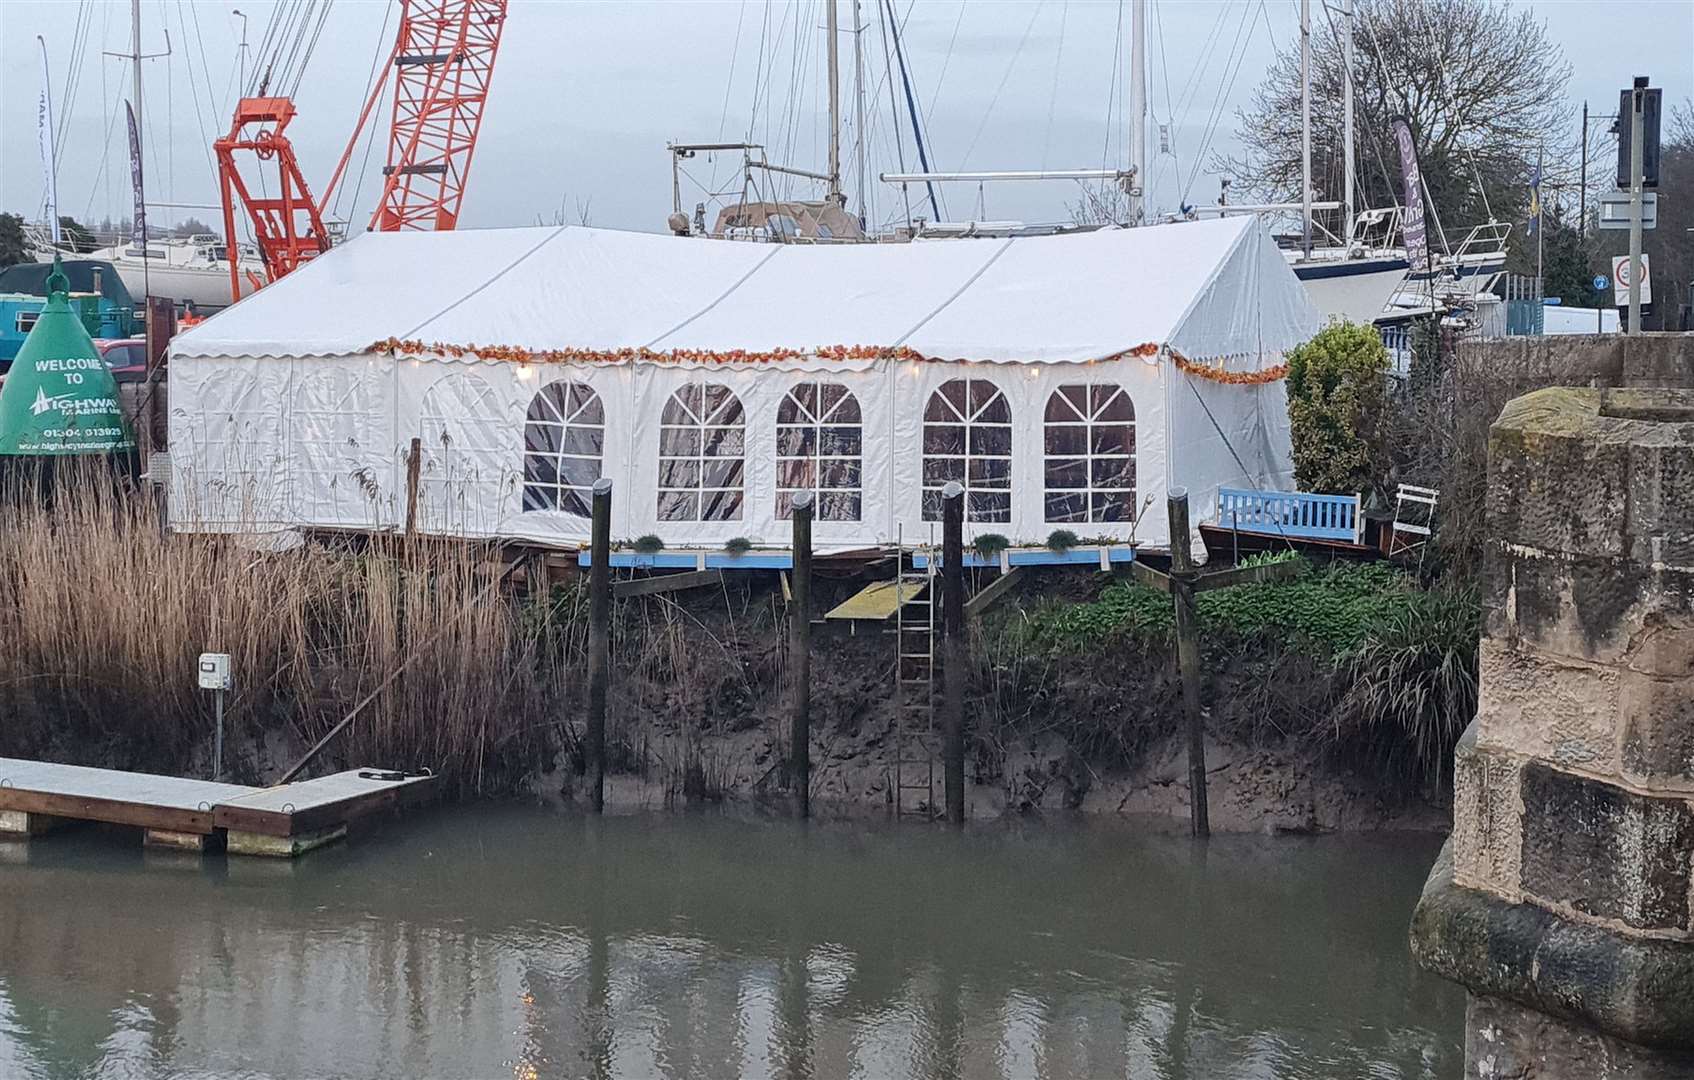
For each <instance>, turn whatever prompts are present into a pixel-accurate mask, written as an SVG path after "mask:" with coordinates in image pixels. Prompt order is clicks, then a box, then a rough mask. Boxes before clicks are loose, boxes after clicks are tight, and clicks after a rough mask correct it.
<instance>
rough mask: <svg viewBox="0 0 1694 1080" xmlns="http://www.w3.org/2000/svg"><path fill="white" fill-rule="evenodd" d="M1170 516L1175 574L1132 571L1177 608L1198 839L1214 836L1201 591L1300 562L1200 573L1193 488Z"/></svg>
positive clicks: (1173, 503)
mask: <svg viewBox="0 0 1694 1080" xmlns="http://www.w3.org/2000/svg"><path fill="white" fill-rule="evenodd" d="M1166 504H1167V508H1168V510H1169V514H1170V546H1171V572H1170V573H1169V574H1161V573H1159V571H1157V570H1154V569H1153V568H1152V567H1150V566H1148V565H1146V564H1145V563H1141V562H1133V563H1130V571H1131V572H1132V573H1134V575H1135V577H1136V578H1137V580H1139V581H1140V582H1141V583H1142V584H1143V585H1149V586H1152V587H1153V588H1155V589H1159V590H1161V591H1163V592H1167V593H1169V594H1170V596H1171V603H1172V605H1173V606H1174V607H1175V609H1176V663H1177V670H1178V673H1179V674H1180V676H1181V679H1182V711H1183V716H1184V719H1185V720H1186V726H1187V730H1188V821H1189V825H1190V827H1191V828H1192V829H1193V832H1194V835H1195V836H1200V837H1205V836H1210V835H1211V834H1212V824H1211V820H1210V815H1209V814H1208V813H1207V796H1206V721H1205V716H1204V714H1203V713H1202V712H1201V710H1200V627H1199V619H1198V615H1197V613H1196V611H1195V607H1194V596H1195V594H1196V593H1202V592H1205V591H1206V590H1207V589H1221V588H1224V587H1226V586H1229V585H1243V584H1246V583H1247V582H1252V581H1275V580H1277V579H1279V578H1286V577H1292V576H1293V575H1294V574H1297V573H1299V570H1300V565H1299V563H1298V562H1282V563H1267V564H1265V565H1263V566H1248V567H1235V568H1233V569H1230V570H1220V571H1217V572H1215V573H1211V574H1201V573H1200V572H1199V571H1198V570H1197V569H1196V568H1195V565H1194V552H1193V538H1192V536H1191V535H1190V533H1189V531H1188V489H1187V488H1181V487H1173V488H1171V489H1170V494H1169V495H1168V496H1167V497H1166Z"/></svg>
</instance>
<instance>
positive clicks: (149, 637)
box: [0, 492, 1475, 831]
mask: <svg viewBox="0 0 1694 1080" xmlns="http://www.w3.org/2000/svg"><path fill="white" fill-rule="evenodd" d="M151 515H152V509H151V505H150V504H148V503H145V502H141V501H136V500H124V499H121V498H120V499H119V500H118V501H117V502H115V503H114V502H113V500H112V498H111V496H110V494H109V492H102V493H101V494H100V495H99V497H98V498H93V497H89V498H81V499H78V498H61V499H60V500H59V501H58V502H57V503H56V505H54V506H53V507H52V508H51V509H47V510H43V509H35V508H29V507H22V508H20V507H18V506H17V505H15V504H14V505H10V506H8V507H6V508H4V509H3V510H0V541H3V542H0V640H4V641H6V643H7V647H6V648H5V649H4V650H0V711H3V714H4V716H5V717H6V722H5V723H4V724H0V756H14V757H26V758H39V759H44V760H53V761H65V762H72V763H77V764H89V765H100V766H107V767H117V768H126V769H135V770H140V771H152V772H162V773H174V774H179V775H205V774H207V773H208V772H209V769H210V751H211V746H212V742H213V727H214V724H213V709H212V699H211V697H210V695H208V694H206V693H204V692H202V691H200V690H198V689H196V688H195V685H194V678H193V673H194V664H195V658H196V657H197V656H198V654H199V653H201V652H203V651H212V652H228V653H230V654H232V657H233V668H234V673H235V680H236V689H235V691H234V692H233V693H232V694H231V695H230V697H229V699H228V702H227V710H226V715H225V723H226V731H227V759H226V765H227V772H228V774H229V775H230V778H231V779H234V780H237V781H240V782H247V783H266V782H269V781H273V780H275V779H276V778H277V777H278V776H279V775H280V774H281V773H282V772H283V771H284V770H285V769H286V768H287V767H288V765H289V764H291V763H292V762H293V761H295V760H296V759H297V758H298V756H299V754H300V753H302V752H303V751H304V749H305V748H306V747H308V746H310V745H312V743H314V742H315V741H316V740H317V739H318V738H320V737H321V736H322V735H323V734H325V733H326V732H327V731H329V730H330V729H331V728H332V727H334V726H335V725H336V724H337V723H338V722H339V721H340V720H341V719H342V718H343V717H344V716H345V715H346V714H347V712H348V711H349V710H350V709H351V708H353V707H354V705H355V704H356V703H357V702H359V701H361V700H363V699H364V698H366V697H367V696H369V695H372V694H373V693H375V696H374V698H373V699H372V701H371V704H370V705H369V707H368V708H366V709H365V710H364V711H363V712H362V713H361V714H360V715H359V716H358V718H357V719H356V720H355V721H354V723H353V724H352V725H351V726H349V727H348V728H347V730H346V732H345V733H344V734H343V735H342V736H340V737H339V738H338V739H337V740H336V741H335V742H334V743H333V744H332V746H331V747H330V749H329V750H328V751H327V752H326V754H325V755H324V756H323V757H322V758H321V759H320V760H319V761H318V762H317V763H316V764H315V766H314V768H315V769H316V770H321V771H329V770H333V769H338V768H344V767H353V766H361V765H367V764H380V765H385V766H390V767H405V768H414V769H415V768H429V769H432V770H434V771H436V772H437V773H439V774H440V775H441V776H442V785H441V786H442V788H443V789H444V791H445V793H446V794H447V795H448V796H449V797H454V798H498V797H504V796H509V795H514V794H528V795H539V796H541V797H543V798H546V799H549V800H564V801H570V800H572V799H574V798H575V796H576V794H577V792H578V791H579V790H580V788H581V782H580V777H581V772H582V768H583V764H584V763H583V752H582V745H581V732H582V722H583V706H582V702H583V697H584V694H583V689H584V687H583V675H584V667H585V621H586V620H585V614H586V598H585V589H584V588H583V585H582V583H581V581H580V579H577V578H575V577H573V576H565V577H554V578H553V579H551V580H549V579H548V577H547V575H546V573H544V572H541V571H540V569H539V568H538V566H537V565H536V563H535V562H534V561H533V560H525V559H521V558H517V557H515V556H513V555H511V554H510V553H507V552H504V551H502V550H501V549H499V548H497V547H495V546H493V545H479V544H474V543H467V542H462V541H446V542H439V541H429V542H426V543H417V544H408V543H405V542H404V541H402V540H400V539H398V538H392V537H390V538H381V537H378V538H340V539H336V538H318V539H315V540H310V541H308V542H306V543H304V544H299V545H297V546H295V547H293V548H291V549H288V550H281V551H278V550H274V549H266V548H264V547H261V546H256V545H254V544H251V543H247V542H244V541H241V540H240V539H238V538H229V537H218V536H210V535H205V534H198V535H196V534H180V533H167V532H163V531H161V530H160V529H159V528H158V523H157V520H156V519H155V518H153V517H152V516H151ZM891 565H892V564H889V563H884V564H881V565H871V566H862V567H857V568H850V569H836V568H829V567H820V570H819V573H818V577H817V580H816V582H815V604H816V608H815V610H816V611H818V612H822V611H827V610H828V609H829V608H830V607H832V606H833V605H834V604H836V603H838V602H839V601H841V600H843V599H845V598H846V597H848V596H850V595H852V593H853V592H855V591H857V590H858V589H859V588H860V587H862V586H863V585H864V584H865V583H866V582H868V581H872V580H878V579H880V578H885V577H887V576H888V574H890V573H892V569H891ZM984 580H986V579H984ZM982 583H983V582H977V583H976V584H977V585H980V584H982ZM1200 616H1201V622H1202V630H1203V640H1204V644H1205V649H1204V652H1205V655H1204V657H1203V666H1204V669H1205V672H1206V677H1205V681H1204V685H1203V688H1202V696H1203V700H1204V701H1205V704H1206V707H1207V720H1206V723H1207V728H1208V732H1209V734H1210V737H1211V740H1212V746H1211V749H1210V751H1209V753H1208V758H1209V768H1210V770H1211V784H1212V807H1211V809H1212V819H1213V823H1214V827H1217V828H1220V829H1228V830H1245V831H1266V830H1269V831H1325V830H1355V829H1377V828H1408V827H1409V828H1439V827H1441V826H1442V824H1443V823H1444V820H1445V815H1444V811H1443V806H1444V801H1445V795H1444V792H1445V790H1446V785H1447V781H1448V777H1447V775H1446V770H1447V768H1448V765H1447V763H1448V762H1450V760H1451V745H1452V740H1453V739H1454V738H1456V736H1457V733H1458V731H1459V729H1460V728H1461V727H1462V718H1463V717H1468V715H1469V712H1470V710H1471V709H1473V708H1474V647H1475V646H1474V642H1475V629H1474V617H1475V610H1474V602H1473V601H1470V600H1467V599H1465V598H1464V597H1459V598H1458V599H1457V600H1455V599H1454V598H1452V597H1449V596H1446V595H1444V594H1441V593H1438V592H1435V591H1429V590H1424V589H1422V588H1420V587H1419V586H1418V585H1417V583H1416V582H1413V581H1411V580H1410V579H1409V578H1407V577H1405V575H1403V574H1400V573H1399V572H1397V571H1394V570H1391V569H1388V568H1384V567H1352V568H1348V567H1339V568H1334V567H1321V566H1313V567H1307V568H1305V569H1304V570H1303V571H1302V573H1301V575H1300V577H1299V578H1297V579H1296V580H1294V581H1291V582H1285V583H1281V584H1278V585H1275V586H1240V587H1237V588H1233V589H1225V590H1219V591H1218V592H1215V593H1209V594H1206V596H1204V597H1202V605H1201V611H1200ZM789 618H790V607H789V605H788V604H787V603H786V602H785V601H784V598H783V594H782V590H781V588H780V586H779V582H778V579H777V576H776V575H775V574H774V573H770V572H751V571H750V572H739V573H735V572H732V573H729V574H726V575H725V577H724V580H723V581H722V582H721V583H719V584H714V585H712V586H709V587H705V588H698V589H693V590H689V591H686V592H676V593H669V594H658V595H650V596H640V597H631V598H628V599H624V600H619V601H617V602H616V603H615V604H614V608H613V626H612V649H611V653H612V663H613V674H612V683H611V695H610V704H609V714H610V715H609V720H608V766H609V768H608V771H609V774H610V777H611V790H610V794H611V798H612V799H613V802H614V805H616V806H622V807H630V808H643V809H651V808H659V807H682V806H697V805H712V804H717V803H721V802H725V801H737V802H742V803H746V804H748V805H753V806H761V807H767V806H768V807H770V808H772V809H773V810H776V811H780V809H781V805H782V804H783V803H784V802H785V801H786V800H787V799H788V798H789V794H790V793H789V792H788V790H787V784H788V775H787V769H786V761H787V759H788V756H789V752H788V746H787V744H786V732H787V726H788V725H787V716H788V701H789V695H790V693H791V688H790V679H789V677H788V675H789V671H788V664H787V656H786V643H787V638H788V634H787V629H788V620H789ZM1169 618H1170V609H1169V601H1168V598H1164V597H1161V596H1160V595H1158V594H1150V593H1149V592H1148V590H1144V589H1137V588H1136V587H1134V586H1132V585H1130V584H1128V583H1127V582H1125V581H1124V580H1123V579H1121V578H1117V577H1114V576H1112V575H1107V574H1100V573H1095V572H1091V571H1087V570H1082V569H1051V570H1045V571H1040V572H1037V573H1034V574H1031V575H1029V576H1027V577H1026V578H1025V579H1024V580H1023V581H1022V582H1021V584H1020V585H1019V587H1017V588H1015V589H1013V590H1011V591H1010V592H1008V593H1007V594H1006V595H1004V596H1003V597H1002V598H1001V600H1000V601H999V603H997V604H996V605H995V606H994V607H993V608H992V609H991V610H990V611H989V612H988V613H987V614H986V615H984V616H983V617H982V618H981V619H979V620H977V621H975V622H974V623H973V625H972V630H971V639H970V647H969V650H968V657H969V659H968V669H967V671H966V672H965V675H966V681H967V688H968V692H967V702H966V714H967V717H968V727H969V732H968V745H967V779H968V781H969V783H970V795H969V799H968V802H969V805H970V812H971V813H972V815H973V816H975V817H978V818H983V817H994V816H998V815H1003V814H1018V813H1061V812H1074V813H1082V814H1088V815H1118V814H1135V815H1138V816H1140V815H1147V814H1151V815H1155V816H1160V817H1168V818H1172V819H1178V820H1180V819H1183V818H1185V817H1186V814H1187V803H1186V799H1187V784H1186V778H1185V776H1184V767H1183V762H1182V757H1181V752H1180V748H1179V745H1178V743H1177V741H1176V740H1175V735H1176V733H1177V730H1178V724H1179V718H1180V715H1181V707H1180V692H1179V688H1178V686H1177V683H1176V680H1175V679H1174V677H1173V674H1172V660H1171V645H1170V635H1169V626H1168V623H1169ZM885 629H886V628H885V627H883V626H881V625H878V624H874V623H868V622H860V623H851V624H848V623H839V622H835V621H831V622H829V623H827V624H826V625H821V626H820V627H819V628H818V630H817V632H816V634H815V637H814V655H813V662H812V668H811V670H812V732H813V746H812V747H811V758H812V761H813V762H814V776H813V786H814V795H815V799H816V801H817V803H818V805H819V806H820V807H826V808H830V812H836V813H879V812H885V811H886V809H887V807H888V802H889V800H888V789H889V777H890V763H891V761H892V759H893V756H894V745H895V738H894V733H893V722H894V715H895V703H894V677H893V676H894V672H893V655H892V648H893V646H892V637H891V635H889V634H888V633H886V632H885ZM1467 649H1468V650H1469V651H1468V653H1467V651H1466V650H1467ZM397 668H398V669H400V674H399V675H398V677H394V678H392V679H391V676H393V675H394V673H395V671H396V669H397ZM1467 679H1468V681H1467ZM379 688H380V693H376V691H378V689H379ZM935 745H936V744H935V741H934V740H933V739H926V738H924V737H923V736H922V735H921V734H920V736H919V738H918V739H917V740H916V741H915V742H913V743H911V744H909V750H908V752H909V753H915V754H916V755H918V756H921V755H922V753H923V749H924V747H925V746H927V747H929V748H931V749H932V750H933V749H934V748H935ZM917 779H921V774H920V775H919V776H913V775H911V774H910V773H908V776H907V782H908V783H910V782H912V781H914V780H917ZM917 799H918V801H921V800H922V796H921V795H920V796H918V797H917Z"/></svg>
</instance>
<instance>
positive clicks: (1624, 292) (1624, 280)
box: [1612, 252, 1653, 307]
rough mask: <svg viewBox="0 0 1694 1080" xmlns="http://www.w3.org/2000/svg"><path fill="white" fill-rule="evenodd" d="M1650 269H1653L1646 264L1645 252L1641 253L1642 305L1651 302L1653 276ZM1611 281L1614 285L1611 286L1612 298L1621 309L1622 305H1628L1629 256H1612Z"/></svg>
mask: <svg viewBox="0 0 1694 1080" xmlns="http://www.w3.org/2000/svg"><path fill="white" fill-rule="evenodd" d="M1652 269H1653V268H1652V265H1651V264H1649V263H1648V262H1647V254H1646V252H1642V254H1641V302H1642V303H1643V304H1651V303H1652V302H1653V274H1652ZM1612 281H1613V282H1615V285H1614V286H1613V289H1612V296H1613V297H1614V298H1615V299H1616V300H1617V305H1618V307H1623V306H1624V305H1626V304H1628V303H1629V256H1628V255H1614V256H1612Z"/></svg>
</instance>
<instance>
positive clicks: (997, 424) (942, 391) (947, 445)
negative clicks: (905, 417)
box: [922, 376, 1014, 524]
mask: <svg viewBox="0 0 1694 1080" xmlns="http://www.w3.org/2000/svg"><path fill="white" fill-rule="evenodd" d="M922 439H923V443H922V457H923V462H922V470H923V472H922V499H923V520H925V521H940V520H941V489H942V488H943V487H945V486H946V485H947V483H948V482H949V481H954V480H956V481H958V482H959V483H961V484H963V485H964V489H965V520H966V521H972V522H983V523H992V524H1010V523H1011V520H1012V492H1013V483H1012V475H1013V473H1012V470H1013V466H1014V461H1013V454H1012V403H1011V399H1010V398H1008V397H1007V396H1006V392H1005V391H1004V390H1003V389H1001V387H1000V386H999V384H997V383H995V382H994V381H993V380H992V379H986V378H983V377H981V376H960V377H958V378H954V379H948V380H947V381H946V382H944V383H942V384H941V385H940V386H937V387H936V388H935V389H934V390H933V391H932V392H931V393H930V395H929V397H928V399H927V400H926V402H925V405H924V411H923V425H922Z"/></svg>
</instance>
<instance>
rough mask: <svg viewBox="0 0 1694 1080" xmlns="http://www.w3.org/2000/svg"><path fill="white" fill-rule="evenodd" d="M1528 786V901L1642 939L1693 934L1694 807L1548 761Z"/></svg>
mask: <svg viewBox="0 0 1694 1080" xmlns="http://www.w3.org/2000/svg"><path fill="white" fill-rule="evenodd" d="M1521 784H1522V791H1523V811H1522V813H1523V819H1522V821H1523V827H1522V836H1523V846H1522V854H1521V870H1520V877H1519V880H1520V883H1521V885H1522V888H1523V893H1524V895H1525V896H1526V897H1529V898H1532V899H1534V900H1537V901H1539V902H1543V903H1547V904H1552V905H1555V906H1557V907H1559V908H1561V909H1565V910H1569V911H1572V912H1576V913H1580V914H1582V915H1586V916H1591V917H1593V918H1596V919H1601V920H1606V921H1608V922H1611V923H1617V924H1622V925H1623V926H1625V927H1629V928H1632V929H1637V930H1654V931H1672V932H1683V933H1686V932H1687V931H1688V930H1689V929H1690V921H1689V908H1688V904H1689V900H1688V897H1689V893H1688V889H1689V880H1690V864H1691V862H1694V856H1691V853H1694V804H1690V803H1689V802H1688V801H1686V800H1683V799H1676V798H1658V797H1653V796H1647V795H1638V794H1635V793H1633V792H1630V791H1626V790H1624V789H1623V788H1620V787H1617V786H1615V785H1612V784H1608V783H1604V782H1602V781H1598V780H1593V779H1590V778H1588V777H1584V776H1577V775H1575V774H1573V773H1567V772H1562V771H1560V770H1558V769H1554V768H1551V767H1549V766H1547V765H1543V764H1541V763H1540V762H1530V763H1529V764H1528V765H1526V766H1525V767H1524V769H1523V773H1522V780H1521Z"/></svg>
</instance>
